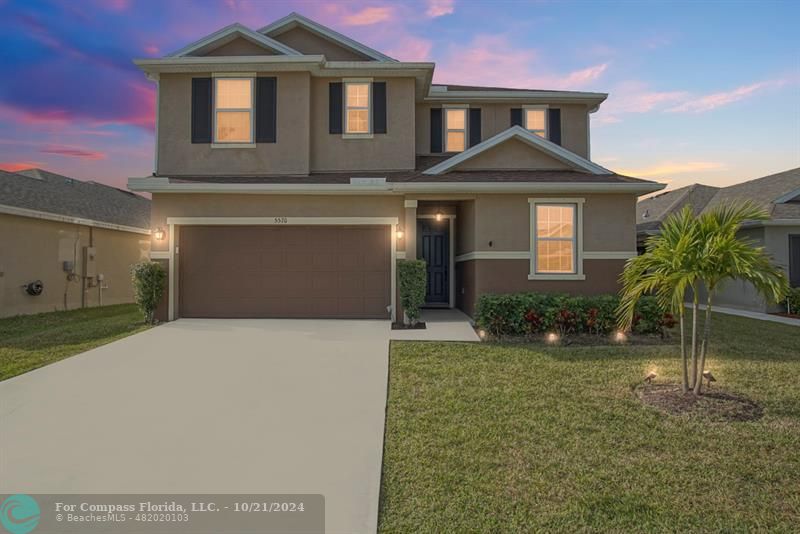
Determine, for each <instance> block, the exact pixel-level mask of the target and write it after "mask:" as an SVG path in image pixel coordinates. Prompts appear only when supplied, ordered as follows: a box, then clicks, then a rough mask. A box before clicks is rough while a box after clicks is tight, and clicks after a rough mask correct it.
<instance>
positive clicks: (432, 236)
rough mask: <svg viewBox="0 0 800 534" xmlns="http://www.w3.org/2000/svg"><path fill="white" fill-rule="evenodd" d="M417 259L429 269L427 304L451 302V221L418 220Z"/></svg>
mask: <svg viewBox="0 0 800 534" xmlns="http://www.w3.org/2000/svg"><path fill="white" fill-rule="evenodd" d="M417 257H418V258H420V259H422V260H425V263H426V264H427V269H428V289H427V292H426V295H425V303H426V304H448V303H449V302H450V220H449V219H443V220H441V221H437V220H436V219H418V220H417Z"/></svg>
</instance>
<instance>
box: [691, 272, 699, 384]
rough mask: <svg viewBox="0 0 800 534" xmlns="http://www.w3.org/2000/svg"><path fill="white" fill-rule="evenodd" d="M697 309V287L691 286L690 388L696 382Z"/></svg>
mask: <svg viewBox="0 0 800 534" xmlns="http://www.w3.org/2000/svg"><path fill="white" fill-rule="evenodd" d="M699 311H700V310H699V303H698V302H697V289H696V288H695V286H692V376H691V380H690V383H689V387H690V388H692V389H694V387H695V385H696V384H697V316H698V314H699Z"/></svg>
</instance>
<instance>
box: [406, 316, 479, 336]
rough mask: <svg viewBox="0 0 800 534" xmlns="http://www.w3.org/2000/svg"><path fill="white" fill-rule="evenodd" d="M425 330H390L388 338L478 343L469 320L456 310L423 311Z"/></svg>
mask: <svg viewBox="0 0 800 534" xmlns="http://www.w3.org/2000/svg"><path fill="white" fill-rule="evenodd" d="M420 319H421V320H422V321H425V326H426V327H427V328H426V329H425V330H392V331H391V334H390V337H391V338H392V339H396V340H403V341H480V338H479V337H478V335H477V334H476V333H475V330H474V329H473V328H472V324H471V322H470V318H469V317H468V316H467V315H466V314H465V313H464V312H462V311H461V310H456V309H441V310H437V309H424V310H422V317H421V318H420Z"/></svg>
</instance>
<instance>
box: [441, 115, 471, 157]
mask: <svg viewBox="0 0 800 534" xmlns="http://www.w3.org/2000/svg"><path fill="white" fill-rule="evenodd" d="M444 127H445V134H444V145H445V146H444V151H445V152H463V151H464V149H465V148H466V146H467V110H466V108H445V110H444Z"/></svg>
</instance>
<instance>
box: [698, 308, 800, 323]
mask: <svg viewBox="0 0 800 534" xmlns="http://www.w3.org/2000/svg"><path fill="white" fill-rule="evenodd" d="M690 306H691V305H689V304H687V305H686V307H687V308H688V307H690ZM700 309H701V310H705V309H706V306H705V304H700ZM711 309H712V311H715V312H719V313H725V314H728V315H738V316H739V317H748V318H750V319H758V320H759V321H770V322H773V323H781V324H788V325H791V326H800V319H792V318H791V317H781V316H780V315H770V314H769V313H759V312H754V311H748V310H738V309H736V308H726V307H724V306H713V307H712V308H711Z"/></svg>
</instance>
